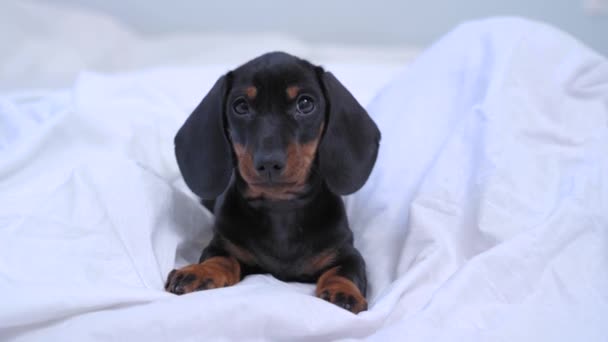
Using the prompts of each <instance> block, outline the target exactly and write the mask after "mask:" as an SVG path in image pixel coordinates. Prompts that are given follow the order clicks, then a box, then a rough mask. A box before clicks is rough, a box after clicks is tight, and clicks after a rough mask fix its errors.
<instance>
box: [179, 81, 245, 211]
mask: <svg viewBox="0 0 608 342" xmlns="http://www.w3.org/2000/svg"><path fill="white" fill-rule="evenodd" d="M230 76H231V75H230V73H228V74H227V75H224V76H222V77H220V78H219V79H218V80H217V82H215V85H214V86H213V88H211V90H210V91H209V93H207V95H206V96H205V98H203V100H202V101H201V103H200V104H199V105H198V106H197V107H196V109H194V111H193V112H192V114H190V117H188V119H187V120H186V122H185V123H184V125H183V126H182V127H181V128H180V129H179V131H178V132H177V135H176V136H175V156H176V158H177V165H179V169H180V171H181V173H182V176H183V177H184V181H185V182H186V184H187V185H188V187H189V188H190V190H192V192H194V193H195V194H196V195H197V196H199V197H200V198H201V199H204V200H212V199H215V198H217V197H218V196H219V195H220V194H222V193H223V192H224V190H225V189H226V187H227V186H228V182H229V181H230V177H231V175H232V171H233V170H232V169H233V164H232V150H231V149H230V143H229V142H228V139H227V137H226V133H225V129H224V104H225V102H226V101H225V97H226V94H227V93H228V89H229V82H230V78H231V77H230Z"/></svg>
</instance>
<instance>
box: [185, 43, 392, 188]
mask: <svg viewBox="0 0 608 342" xmlns="http://www.w3.org/2000/svg"><path fill="white" fill-rule="evenodd" d="M379 141H380V132H379V130H378V128H377V127H376V125H375V123H374V122H373V121H372V119H371V118H370V117H369V116H368V115H367V112H366V111H365V110H364V109H363V108H362V107H361V105H360V104H359V103H358V102H357V100H355V98H354V97H353V96H352V95H351V93H350V92H349V91H348V90H347V89H346V88H345V87H344V86H343V85H342V84H341V83H340V82H339V81H338V80H337V79H336V77H334V75H332V74H331V73H330V72H326V71H324V70H323V69H322V68H321V67H318V66H314V65H312V64H310V63H309V62H307V61H304V60H301V59H299V58H297V57H294V56H291V55H288V54H285V53H280V52H274V53H268V54H265V55H262V56H260V57H258V58H256V59H254V60H252V61H250V62H248V63H246V64H244V65H242V66H240V67H239V68H237V69H235V70H233V71H231V72H229V73H227V74H226V75H224V76H222V77H220V79H218V80H217V82H216V83H215V85H214V86H213V88H212V89H211V90H210V91H209V93H208V94H207V95H206V96H205V98H204V99H203V100H202V102H201V103H200V104H199V105H198V106H197V107H196V109H195V110H194V112H193V113H192V114H191V115H190V117H189V118H188V119H187V120H186V122H185V123H184V125H183V126H182V127H181V128H180V130H179V131H178V133H177V136H176V137H175V153H176V157H177V162H178V165H179V168H180V171H181V172H182V175H183V177H184V180H185V181H186V184H187V185H188V186H189V187H190V189H191V190H192V191H193V192H194V193H195V194H197V195H198V196H199V197H201V198H202V199H215V198H216V197H217V196H218V195H220V194H221V193H222V192H223V191H224V190H225V188H226V186H227V185H228V183H229V181H230V178H231V176H232V172H233V170H234V169H235V168H236V169H237V170H238V172H239V175H240V176H241V177H242V179H243V180H244V181H245V182H246V183H247V185H248V188H249V194H248V195H249V196H252V197H257V196H264V197H270V198H275V199H286V198H289V196H292V195H294V194H296V193H297V192H298V191H299V190H300V189H302V188H303V187H304V185H305V184H306V182H307V180H308V178H309V175H310V174H311V172H318V174H319V175H320V176H321V177H322V178H323V179H324V180H325V182H326V184H327V185H328V187H329V188H330V189H331V190H332V191H333V192H335V193H337V194H340V195H346V194H350V193H353V192H355V191H357V190H358V189H359V188H361V187H362V186H363V184H364V183H365V181H366V180H367V178H368V177H369V174H370V173H371V170H372V168H373V166H374V163H375V161H376V156H377V154H378V144H379Z"/></svg>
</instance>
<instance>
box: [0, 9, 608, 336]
mask: <svg viewBox="0 0 608 342" xmlns="http://www.w3.org/2000/svg"><path fill="white" fill-rule="evenodd" d="M224 71H225V70H224V69H222V68H220V67H218V68H217V69H205V70H198V69H197V70H194V69H192V68H185V69H166V70H152V71H146V72H140V73H130V74H118V75H101V74H93V73H87V74H83V75H82V76H81V77H80V79H79V81H78V82H77V83H76V84H75V86H74V88H73V89H71V90H69V91H62V92H57V93H46V94H33V95H31V96H30V97H27V96H13V97H6V98H4V99H2V102H0V157H1V158H0V194H1V195H0V339H1V340H16V341H36V340H62V341H72V340H73V341H83V340H146V341H175V340H180V341H201V340H216V339H224V340H244V339H256V340H290V341H298V340H339V339H346V340H359V339H370V340H378V341H388V340H399V341H431V340H432V341H605V340H606V338H607V337H608V328H607V327H606V324H605V323H606V322H605V318H606V317H608V233H607V229H608V154H607V153H606V151H608V62H607V60H606V59H605V58H603V57H601V56H599V55H598V54H596V53H594V52H593V51H591V50H589V49H588V48H586V47H585V46H583V45H582V44H580V43H579V42H578V41H576V40H574V39H573V38H571V37H569V36H568V35H566V34H564V33H562V32H559V31H557V30H555V29H553V28H551V27H548V26H545V25H543V24H539V23H534V22H530V21H526V20H522V19H514V18H504V19H491V20H484V21H478V22H471V23H467V24H464V25H461V26H459V27H457V28H456V29H454V30H453V31H452V32H450V33H449V34H447V35H446V36H445V37H443V38H442V39H441V40H439V41H438V42H437V43H435V44H434V45H433V46H431V47H430V48H429V49H428V50H427V51H425V52H424V53H423V54H422V55H421V56H420V57H419V58H418V59H417V60H416V61H415V62H413V63H412V64H411V65H409V66H408V67H407V68H405V69H404V70H403V72H401V73H400V74H399V75H397V76H396V77H395V78H394V79H393V80H392V81H391V82H390V83H388V84H387V85H386V86H384V87H382V88H381V89H380V90H379V91H378V92H377V95H376V96H375V97H374V99H373V100H372V101H371V102H370V103H369V104H368V106H367V108H368V110H369V112H370V114H371V115H372V117H373V118H374V120H375V121H376V122H377V123H378V125H379V127H380V129H381V131H382V142H381V148H380V154H379V159H378V162H377V164H376V166H375V168H374V171H373V173H372V175H371V177H370V179H369V181H368V182H367V184H366V185H365V186H364V188H362V189H361V190H360V191H359V192H357V193H356V194H354V195H351V196H348V197H347V198H345V203H346V207H347V212H348V216H349V220H350V222H351V227H352V229H353V231H354V234H355V244H356V246H357V248H359V250H360V251H361V253H362V255H363V257H364V258H365V260H366V263H367V267H368V276H369V288H370V293H369V301H370V307H369V311H366V312H363V313H361V314H359V315H353V314H351V313H349V312H347V311H345V310H343V309H340V308H338V307H336V306H334V305H331V304H328V303H327V302H324V301H322V300H320V299H317V298H315V297H314V296H313V293H314V285H311V284H297V283H284V282H280V281H278V280H276V279H274V278H273V277H271V276H268V275H255V276H249V277H247V278H245V279H244V281H242V282H241V283H239V284H237V285H235V286H233V287H229V288H223V289H218V290H210V291H202V292H197V293H193V294H189V295H185V296H174V295H172V294H168V293H166V292H164V290H163V282H164V279H165V277H166V275H167V273H168V272H169V271H170V270H171V269H172V268H174V267H179V266H183V265H185V264H187V263H192V262H195V261H196V260H197V258H198V256H199V254H200V251H201V249H202V247H203V246H204V245H205V243H206V242H208V241H209V239H210V237H211V231H210V227H211V224H212V219H213V218H212V216H211V215H210V214H209V213H208V212H206V211H205V209H204V208H202V207H201V206H200V205H199V204H198V203H197V202H196V199H195V198H194V197H193V196H192V194H191V193H190V192H189V191H188V189H187V188H186V187H185V185H184V183H183V180H182V179H181V176H180V174H179V171H178V169H177V166H176V163H175V160H174V156H173V146H172V143H173V141H172V139H173V136H174V134H175V131H176V130H177V128H179V126H180V125H181V123H182V122H183V120H184V119H185V117H186V116H187V114H188V113H189V111H190V110H191V109H192V108H193V107H194V106H195V105H196V102H197V101H199V100H200V98H202V95H203V94H204V92H205V90H206V89H209V87H210V86H211V85H212V84H213V82H214V81H215V79H216V78H217V76H218V75H220V74H221V73H222V72H224ZM352 72H355V73H356V70H355V71H352ZM337 74H338V77H340V73H337ZM357 76H359V78H358V80H359V81H358V82H355V81H352V82H347V84H346V85H347V86H349V87H351V88H352V89H353V92H354V94H355V96H357V97H358V98H359V99H363V98H365V99H367V98H369V97H370V89H371V88H373V87H372V86H370V87H371V88H370V87H368V88H366V84H365V79H366V75H365V74H362V75H357ZM368 78H369V77H368ZM370 79H371V78H370ZM374 92H376V91H375V89H374ZM362 102H364V103H367V101H365V100H362Z"/></svg>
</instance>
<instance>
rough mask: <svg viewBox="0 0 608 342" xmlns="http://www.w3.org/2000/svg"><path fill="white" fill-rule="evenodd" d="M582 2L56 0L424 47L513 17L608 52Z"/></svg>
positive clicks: (134, 16) (126, 15) (147, 23)
mask: <svg viewBox="0 0 608 342" xmlns="http://www.w3.org/2000/svg"><path fill="white" fill-rule="evenodd" d="M585 1H593V0H529V1H527V0H504V1H495V0H404V1H398V0H385V1H353V0H351V1H348V0H305V1H270V0H261V1H260V0H223V1H222V0H218V1H206V0H176V1H167V0H130V1H123V0H56V2H60V3H66V4H71V5H79V6H84V7H88V8H93V9H97V10H102V11H105V12H108V13H111V14H112V15H114V16H116V17H117V18H118V19H119V20H121V21H123V22H126V23H129V24H130V25H131V26H132V27H134V28H136V29H137V30H139V31H141V32H144V33H149V34H153V33H163V32H172V31H184V30H185V31H215V32H217V31H220V32H221V31H223V32H226V31H228V32H242V31H252V32H258V31H280V32H284V33H290V34H293V35H296V36H297V37H300V38H302V39H305V40H312V41H325V42H346V43H372V44H386V43H390V44H392V43H416V44H428V43H429V42H432V41H433V40H434V39H436V38H437V37H439V36H440V35H441V34H443V33H445V32H446V31H447V30H449V29H450V28H452V27H453V26H455V25H456V24H458V23H459V22H462V21H464V20H469V19H475V18H481V17H487V16H497V15H518V16H526V17H529V18H533V19H538V20H543V21H546V22H549V23H551V24H553V25H555V26H558V27H559V28H561V29H562V30H565V31H567V32H569V33H571V34H572V35H574V36H576V37H578V38H579V39H581V40H582V41H584V42H585V43H587V44H588V45H590V46H592V47H594V48H595V49H596V50H598V51H600V52H602V53H603V54H605V55H608V15H606V14H604V15H599V16H589V15H588V14H587V13H586V12H585V11H584V2H585ZM595 1H600V2H608V0H595Z"/></svg>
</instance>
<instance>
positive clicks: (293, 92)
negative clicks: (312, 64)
mask: <svg viewBox="0 0 608 342" xmlns="http://www.w3.org/2000/svg"><path fill="white" fill-rule="evenodd" d="M299 92H300V87H298V86H291V87H287V97H289V99H290V100H293V99H295V98H296V96H298V93H299Z"/></svg>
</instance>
